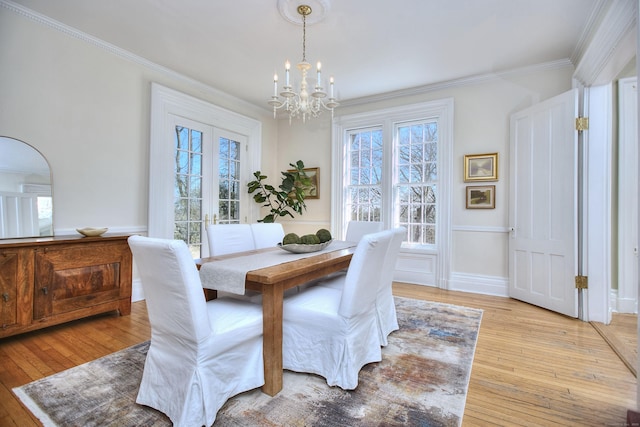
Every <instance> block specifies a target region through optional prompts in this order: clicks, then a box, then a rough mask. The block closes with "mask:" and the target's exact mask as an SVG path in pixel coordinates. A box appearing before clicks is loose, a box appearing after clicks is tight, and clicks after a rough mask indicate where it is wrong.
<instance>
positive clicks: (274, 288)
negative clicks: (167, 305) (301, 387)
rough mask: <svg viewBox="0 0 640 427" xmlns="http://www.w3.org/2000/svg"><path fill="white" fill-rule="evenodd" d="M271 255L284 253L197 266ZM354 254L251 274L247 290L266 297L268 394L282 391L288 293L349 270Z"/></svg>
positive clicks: (313, 258)
mask: <svg viewBox="0 0 640 427" xmlns="http://www.w3.org/2000/svg"><path fill="white" fill-rule="evenodd" d="M267 251H281V249H279V248H267V249H259V250H253V251H246V252H238V253H234V254H227V255H220V256H214V257H208V258H200V259H196V265H197V266H198V268H200V267H201V266H202V265H203V264H205V263H207V262H211V261H220V260H225V259H229V258H236V257H242V256H247V255H255V254H259V253H261V252H267ZM354 252H355V247H350V248H346V249H339V250H335V251H330V252H322V253H318V254H315V255H311V256H308V257H306V258H302V259H296V260H292V261H288V262H283V263H281V264H277V265H273V266H270V267H265V268H260V269H256V270H251V271H248V272H247V274H246V280H245V289H248V290H252V291H258V292H260V293H262V312H263V347H264V351H263V353H264V385H263V386H262V391H263V392H264V393H266V394H268V395H269V396H275V395H276V394H278V392H280V390H282V372H283V367H282V307H283V299H284V292H285V290H287V289H290V288H293V287H295V286H298V285H302V284H304V283H307V282H309V281H312V280H315V279H320V278H322V277H325V276H327V275H329V274H331V273H335V272H337V271H340V270H343V269H346V268H348V267H349V263H350V262H351V258H352V257H353V253H354ZM205 294H206V295H207V298H208V299H210V298H215V297H216V294H217V291H215V290H209V289H205Z"/></svg>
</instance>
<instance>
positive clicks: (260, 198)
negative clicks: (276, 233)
mask: <svg viewBox="0 0 640 427" xmlns="http://www.w3.org/2000/svg"><path fill="white" fill-rule="evenodd" d="M289 165H290V166H291V167H292V168H293V169H292V170H291V171H284V172H281V174H282V183H281V184H280V185H279V186H278V188H275V187H274V186H273V185H269V184H266V183H264V182H263V181H264V180H266V179H267V176H266V175H263V174H262V172H260V171H256V172H254V173H253V176H254V177H255V178H256V179H255V180H254V181H251V182H249V183H248V184H247V186H248V187H249V194H253V193H255V194H253V200H255V201H256V203H260V204H262V206H263V207H266V208H269V213H268V214H267V215H266V216H265V217H264V218H262V219H259V220H258V222H276V220H277V219H278V218H280V217H283V216H290V217H291V218H293V217H294V216H293V213H294V212H295V213H297V214H298V215H302V211H303V210H306V209H307V205H306V204H305V202H304V197H305V191H306V190H308V189H309V188H310V187H311V178H309V177H308V176H307V174H306V173H305V172H304V163H303V162H302V160H298V161H297V162H296V163H295V164H293V163H289Z"/></svg>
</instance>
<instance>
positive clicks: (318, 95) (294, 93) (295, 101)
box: [268, 0, 340, 123]
mask: <svg viewBox="0 0 640 427" xmlns="http://www.w3.org/2000/svg"><path fill="white" fill-rule="evenodd" d="M308 2H310V3H313V1H308ZM315 3H316V5H317V6H319V9H320V12H321V13H320V14H319V17H318V18H316V19H315V20H314V21H313V22H318V21H319V20H320V19H322V18H323V17H324V14H325V13H326V12H327V10H328V3H325V2H322V1H318V0H315ZM291 4H292V3H291V1H286V0H280V1H279V2H278V8H279V9H280V13H281V14H282V16H284V17H285V19H287V20H289V21H291V22H294V23H297V22H299V21H300V20H299V18H300V17H301V18H302V60H301V61H300V62H298V64H297V65H296V68H297V69H298V70H299V71H300V85H299V87H297V88H294V87H293V85H292V84H291V80H292V78H291V75H290V70H291V63H290V62H289V61H288V60H287V61H286V62H285V66H284V68H285V78H284V86H283V87H282V91H281V92H280V93H278V74H277V73H276V74H274V76H273V96H271V99H270V100H269V101H268V104H269V105H271V106H272V107H273V117H274V118H275V117H276V114H277V111H278V110H282V111H284V112H285V113H286V114H288V116H289V123H291V120H292V119H294V118H301V119H302V121H303V122H306V121H307V118H311V117H318V116H319V115H320V114H321V113H322V112H323V111H324V110H327V111H331V117H333V110H334V108H336V107H338V105H340V104H339V103H338V101H337V100H336V98H335V95H334V87H333V85H334V81H333V76H331V77H329V92H328V93H327V92H326V91H325V89H324V86H323V84H324V83H325V82H324V81H323V79H322V64H321V63H320V61H318V62H317V63H316V76H315V77H316V78H315V79H314V80H315V81H314V82H311V83H309V82H307V78H308V74H309V70H311V68H312V66H311V64H310V63H309V62H307V57H306V53H307V52H306V45H307V22H311V19H310V18H309V16H310V15H311V13H312V11H313V10H312V8H311V6H310V5H308V4H300V5H298V6H297V7H296V8H295V10H296V12H297V14H298V15H299V16H298V20H296V19H295V17H294V15H293V14H292V13H291V7H290V5H291ZM314 7H315V6H314ZM327 96H328V99H326V101H325V98H327Z"/></svg>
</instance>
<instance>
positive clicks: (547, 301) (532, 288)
mask: <svg viewBox="0 0 640 427" xmlns="http://www.w3.org/2000/svg"><path fill="white" fill-rule="evenodd" d="M577 107H578V92H577V90H572V91H569V92H566V93H564V94H562V95H559V96H556V97H554V98H552V99H549V100H547V101H544V102H541V103H539V104H536V105H534V106H532V107H530V108H528V109H526V110H524V111H520V112H518V113H515V114H513V115H512V117H511V145H510V166H511V168H510V178H511V179H510V183H509V185H510V190H509V191H510V195H509V196H510V197H509V221H510V227H511V235H510V239H509V296H510V297H512V298H515V299H519V300H522V301H525V302H528V303H530V304H534V305H537V306H540V307H543V308H547V309H549V310H553V311H556V312H559V313H562V314H565V315H567V316H571V317H577V315H578V303H577V299H578V298H577V291H576V289H575V276H576V274H577V265H576V260H577V235H578V234H577V233H578V230H577V228H578V227H577V223H578V221H577V212H578V209H577V207H578V204H577V195H578V188H577V187H578V167H577V165H578V145H577V131H576V130H575V118H576V117H577Z"/></svg>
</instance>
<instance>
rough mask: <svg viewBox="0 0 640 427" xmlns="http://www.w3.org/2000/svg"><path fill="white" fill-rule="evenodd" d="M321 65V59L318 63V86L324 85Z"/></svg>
mask: <svg viewBox="0 0 640 427" xmlns="http://www.w3.org/2000/svg"><path fill="white" fill-rule="evenodd" d="M320 67H322V64H320V61H318V65H317V68H318V85H317V86H318V87H319V88H321V87H322V83H321V82H322V78H321V77H320Z"/></svg>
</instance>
